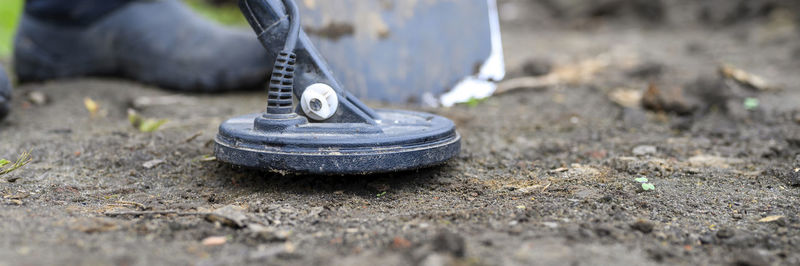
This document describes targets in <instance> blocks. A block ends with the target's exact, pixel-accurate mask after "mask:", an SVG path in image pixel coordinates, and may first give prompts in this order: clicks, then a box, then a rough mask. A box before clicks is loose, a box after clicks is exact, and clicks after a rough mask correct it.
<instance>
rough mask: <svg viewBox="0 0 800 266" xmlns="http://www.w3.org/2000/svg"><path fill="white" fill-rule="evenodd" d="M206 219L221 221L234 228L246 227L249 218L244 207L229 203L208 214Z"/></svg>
mask: <svg viewBox="0 0 800 266" xmlns="http://www.w3.org/2000/svg"><path fill="white" fill-rule="evenodd" d="M206 220H208V221H209V222H219V223H220V224H222V225H225V226H229V227H233V228H242V227H244V224H245V223H244V222H245V220H247V215H245V214H244V208H242V207H239V206H236V205H228V206H225V207H222V208H219V209H216V210H214V212H212V213H210V214H208V215H206Z"/></svg>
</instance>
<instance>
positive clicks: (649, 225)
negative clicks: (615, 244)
mask: <svg viewBox="0 0 800 266" xmlns="http://www.w3.org/2000/svg"><path fill="white" fill-rule="evenodd" d="M631 228H633V229H634V230H637V231H639V232H642V233H645V234H649V233H650V232H653V228H655V225H654V224H653V222H650V221H648V220H638V221H636V222H635V223H633V224H631Z"/></svg>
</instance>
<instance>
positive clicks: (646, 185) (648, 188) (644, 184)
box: [642, 183, 656, 191]
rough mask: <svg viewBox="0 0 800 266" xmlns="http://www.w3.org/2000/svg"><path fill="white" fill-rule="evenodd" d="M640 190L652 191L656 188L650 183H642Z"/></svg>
mask: <svg viewBox="0 0 800 266" xmlns="http://www.w3.org/2000/svg"><path fill="white" fill-rule="evenodd" d="M642 189H644V191H648V190H654V189H656V186H655V185H653V184H650V183H642Z"/></svg>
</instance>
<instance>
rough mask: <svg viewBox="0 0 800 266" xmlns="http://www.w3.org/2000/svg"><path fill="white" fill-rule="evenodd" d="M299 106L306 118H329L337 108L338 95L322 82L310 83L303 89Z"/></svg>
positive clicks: (319, 119) (318, 119)
mask: <svg viewBox="0 0 800 266" xmlns="http://www.w3.org/2000/svg"><path fill="white" fill-rule="evenodd" d="M300 107H301V108H302V109H303V112H304V113H306V116H308V118H311V119H313V120H317V121H322V120H325V119H328V118H331V116H333V114H335V113H336V110H337V109H338V108H339V96H338V95H336V91H334V90H333V88H331V86H328V85H327V84H323V83H316V84H312V85H311V86H308V87H306V90H305V91H303V96H301V97H300Z"/></svg>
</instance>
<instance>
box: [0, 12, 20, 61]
mask: <svg viewBox="0 0 800 266" xmlns="http://www.w3.org/2000/svg"><path fill="white" fill-rule="evenodd" d="M22 1H23V0H2V2H3V3H2V4H0V58H7V57H8V56H9V55H11V47H13V46H12V42H13V40H14V30H15V29H16V28H17V20H19V14H21V13H22Z"/></svg>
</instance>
